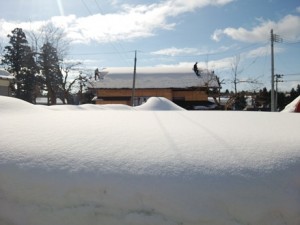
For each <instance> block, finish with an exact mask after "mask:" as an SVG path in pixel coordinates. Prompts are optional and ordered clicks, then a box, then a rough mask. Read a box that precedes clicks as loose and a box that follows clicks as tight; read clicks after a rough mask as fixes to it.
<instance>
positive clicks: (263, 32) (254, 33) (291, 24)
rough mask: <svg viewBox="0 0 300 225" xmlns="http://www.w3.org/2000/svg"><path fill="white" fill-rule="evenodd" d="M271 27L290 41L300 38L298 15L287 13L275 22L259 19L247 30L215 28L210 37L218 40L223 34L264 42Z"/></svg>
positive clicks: (238, 38)
mask: <svg viewBox="0 0 300 225" xmlns="http://www.w3.org/2000/svg"><path fill="white" fill-rule="evenodd" d="M271 29H273V30H274V32H275V33H276V34H278V35H283V36H284V37H285V38H287V39H288V40H290V41H298V40H300V17H299V16H294V15H287V16H285V17H283V18H282V19H281V20H280V21H278V22H277V23H276V22H274V21H271V20H262V19H260V25H259V26H256V27H254V28H252V29H251V30H247V29H246V28H243V27H239V28H232V27H228V28H225V29H223V30H221V29H217V30H216V31H215V32H214V33H213V34H212V36H211V37H212V39H213V40H215V41H219V40H220V38H221V37H222V36H223V35H225V36H228V37H230V38H232V39H234V40H237V41H242V42H253V43H255V42H266V41H267V40H268V39H269V37H270V30H271Z"/></svg>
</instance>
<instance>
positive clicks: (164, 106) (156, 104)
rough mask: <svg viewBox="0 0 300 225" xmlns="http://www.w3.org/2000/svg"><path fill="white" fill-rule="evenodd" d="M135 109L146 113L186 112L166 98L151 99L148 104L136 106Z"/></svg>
mask: <svg viewBox="0 0 300 225" xmlns="http://www.w3.org/2000/svg"><path fill="white" fill-rule="evenodd" d="M135 109H137V110H145V111H147V110H148V111H162V110H185V109H183V108H181V107H180V106H178V105H176V104H175V103H173V102H171V101H170V100H168V99H166V98H164V97H151V98H149V99H148V100H147V102H146V103H144V104H143V105H140V106H136V107H135Z"/></svg>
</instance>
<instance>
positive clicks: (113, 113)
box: [0, 96, 300, 225]
mask: <svg viewBox="0 0 300 225" xmlns="http://www.w3.org/2000/svg"><path fill="white" fill-rule="evenodd" d="M0 124H1V135H0V224H1V225H54V224H55V225H70V224H72V225H96V224H97V225H98V224H105V225H110V224H112V225H118V224H120V225H121V224H122V225H126V224H128V225H135V224H136V225H142V224H172V225H173V224H174V225H175V224H176V225H177V224H184V225H194V224H197V225H199V224H222V225H226V224H228V225H229V224H291V225H298V224H299V223H300V192H299V190H300V173H299V171H300V139H299V133H300V126H299V124H300V116H299V114H293V113H266V112H220V111H203V112H202V111H186V110H183V109H181V108H179V107H177V106H175V105H174V104H173V103H171V102H169V101H168V100H166V99H164V98H151V99H149V100H148V103H145V105H142V106H139V107H134V108H132V107H129V106H124V105H106V106H97V105H82V106H50V107H47V106H35V105H31V104H28V103H26V102H23V101H21V100H18V99H14V98H8V97H1V96H0Z"/></svg>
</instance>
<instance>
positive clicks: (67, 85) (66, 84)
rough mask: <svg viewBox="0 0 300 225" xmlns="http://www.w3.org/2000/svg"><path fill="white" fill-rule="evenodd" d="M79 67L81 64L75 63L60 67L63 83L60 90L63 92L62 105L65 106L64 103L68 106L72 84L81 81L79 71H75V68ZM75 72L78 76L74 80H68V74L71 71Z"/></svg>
mask: <svg viewBox="0 0 300 225" xmlns="http://www.w3.org/2000/svg"><path fill="white" fill-rule="evenodd" d="M78 65H81V62H76V63H72V64H68V65H64V66H62V67H61V70H62V71H63V82H62V90H63V98H62V102H63V104H66V102H67V103H68V104H69V100H70V94H71V90H72V87H73V86H74V84H75V83H76V82H78V81H81V80H82V79H83V77H82V71H79V70H78V69H76V66H78ZM72 70H73V71H77V72H79V75H78V76H76V77H75V78H70V76H69V75H70V72H71V71H72Z"/></svg>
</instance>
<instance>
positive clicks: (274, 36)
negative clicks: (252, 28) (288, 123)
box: [271, 29, 282, 112]
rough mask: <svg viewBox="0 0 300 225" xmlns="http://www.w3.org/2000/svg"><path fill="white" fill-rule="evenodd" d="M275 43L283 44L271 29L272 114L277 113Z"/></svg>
mask: <svg viewBox="0 0 300 225" xmlns="http://www.w3.org/2000/svg"><path fill="white" fill-rule="evenodd" d="M274 42H282V38H280V37H279V35H277V34H274V33H273V29H271V112H275V109H276V107H275V94H274V81H275V78H274V77H275V75H274Z"/></svg>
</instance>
